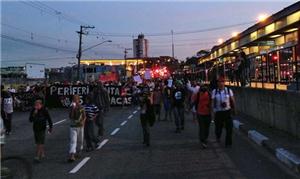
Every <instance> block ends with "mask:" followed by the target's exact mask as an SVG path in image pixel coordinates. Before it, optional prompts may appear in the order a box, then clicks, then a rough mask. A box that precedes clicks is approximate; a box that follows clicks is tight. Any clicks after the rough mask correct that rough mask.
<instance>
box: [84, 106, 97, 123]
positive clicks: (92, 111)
mask: <svg viewBox="0 0 300 179" xmlns="http://www.w3.org/2000/svg"><path fill="white" fill-rule="evenodd" d="M84 110H85V114H86V118H87V119H88V120H93V119H94V117H95V116H97V114H98V113H99V109H98V107H97V106H96V105H93V104H86V105H84Z"/></svg>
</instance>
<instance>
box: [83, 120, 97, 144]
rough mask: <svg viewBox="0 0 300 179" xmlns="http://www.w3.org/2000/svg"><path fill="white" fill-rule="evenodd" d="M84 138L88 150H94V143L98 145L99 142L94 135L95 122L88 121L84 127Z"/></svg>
mask: <svg viewBox="0 0 300 179" xmlns="http://www.w3.org/2000/svg"><path fill="white" fill-rule="evenodd" d="M84 137H85V142H86V146H87V148H93V143H94V144H95V145H96V144H98V142H99V140H98V139H97V138H96V137H95V134H94V121H93V120H86V122H85V125H84Z"/></svg>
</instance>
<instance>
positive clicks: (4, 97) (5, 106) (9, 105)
mask: <svg viewBox="0 0 300 179" xmlns="http://www.w3.org/2000/svg"><path fill="white" fill-rule="evenodd" d="M13 112H14V107H13V97H12V94H11V93H10V92H9V91H5V90H4V86H1V116H2V119H3V122H4V127H5V134H6V135H7V136H8V135H10V133H11V130H12V115H13Z"/></svg>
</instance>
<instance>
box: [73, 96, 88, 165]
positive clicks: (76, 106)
mask: <svg viewBox="0 0 300 179" xmlns="http://www.w3.org/2000/svg"><path fill="white" fill-rule="evenodd" d="M69 117H70V150H69V154H70V157H69V162H73V161H75V154H76V149H77V141H78V140H80V144H81V145H80V150H83V140H84V135H83V134H84V122H85V119H86V116H85V111H84V108H83V107H82V106H81V104H80V97H79V96H78V95H74V96H73V102H72V107H71V111H70V114H69Z"/></svg>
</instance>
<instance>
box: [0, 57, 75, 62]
mask: <svg viewBox="0 0 300 179" xmlns="http://www.w3.org/2000/svg"><path fill="white" fill-rule="evenodd" d="M2 59H6V60H2ZM9 59H10V58H1V62H21V61H28V60H29V61H48V60H62V59H75V57H53V58H38V59H30V58H26V59H17V60H9Z"/></svg>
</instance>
